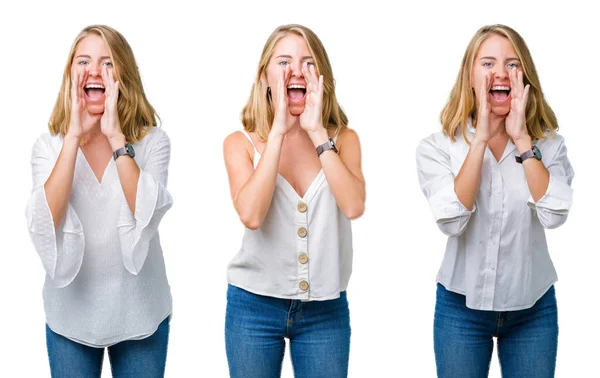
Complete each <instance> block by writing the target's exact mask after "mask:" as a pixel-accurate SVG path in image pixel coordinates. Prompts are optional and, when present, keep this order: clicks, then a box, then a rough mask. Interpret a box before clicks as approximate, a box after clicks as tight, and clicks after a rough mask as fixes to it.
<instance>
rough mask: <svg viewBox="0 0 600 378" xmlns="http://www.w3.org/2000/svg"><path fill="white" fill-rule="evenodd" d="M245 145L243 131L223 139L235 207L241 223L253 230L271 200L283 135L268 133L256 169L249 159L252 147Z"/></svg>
mask: <svg viewBox="0 0 600 378" xmlns="http://www.w3.org/2000/svg"><path fill="white" fill-rule="evenodd" d="M248 144H249V142H248V140H247V139H246V137H245V136H244V135H242V133H239V132H236V133H233V134H231V135H230V136H228V137H227V138H226V139H225V142H224V144H223V153H224V156H225V166H226V168H227V175H228V177H229V190H230V193H231V199H232V200H233V205H234V207H235V210H236V211H237V213H238V215H239V217H240V220H241V221H242V223H243V224H244V226H246V227H248V228H249V229H251V230H256V229H257V228H258V227H259V226H260V224H261V223H262V221H263V220H264V219H265V216H266V215H267V212H268V211H269V206H270V205H271V200H272V199H273V192H274V191H275V183H276V180H277V170H278V168H279V156H280V153H281V146H282V144H283V135H278V134H277V133H273V132H272V133H270V134H269V138H268V140H267V143H266V145H265V148H264V151H263V154H262V157H261V159H260V162H259V163H258V166H257V167H256V170H255V169H254V166H253V163H252V158H251V156H252V155H253V152H254V150H253V149H252V150H251V151H250V150H249V149H248ZM251 154H252V155H251Z"/></svg>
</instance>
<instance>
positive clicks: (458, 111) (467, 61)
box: [440, 25, 558, 143]
mask: <svg viewBox="0 0 600 378" xmlns="http://www.w3.org/2000/svg"><path fill="white" fill-rule="evenodd" d="M492 34H496V35H499V36H501V37H504V38H506V39H508V40H509V41H510V43H511V44H512V46H513V48H514V49H515V52H516V53H517V56H518V58H519V60H520V61H521V67H522V69H523V84H524V85H527V84H529V85H530V88H529V98H528V101H527V109H526V116H525V119H526V123H527V132H528V133H529V136H531V138H532V139H533V140H537V139H543V138H545V134H544V133H545V132H547V131H549V132H551V133H555V132H556V131H557V130H558V123H557V121H556V116H555V115H554V112H553V111H552V108H550V105H548V103H547V102H546V99H545V98H544V93H543V92H542V86H541V84H540V80H539V78H538V75H537V71H536V69H535V65H534V64H533V59H532V58H531V53H530V52H529V48H528V47H527V45H526V44H525V41H524V40H523V38H522V37H521V36H520V35H519V33H517V32H516V31H515V30H513V29H511V28H510V27H508V26H505V25H488V26H484V27H482V28H481V29H479V30H478V31H477V32H476V33H475V35H474V36H473V38H472V39H471V42H469V46H467V50H466V51H465V55H464V57H463V60H462V64H461V68H460V71H459V72H458V77H457V79H456V83H455V84H454V87H453V88H452V92H451V93H450V97H449V99H448V102H447V103H446V106H445V107H444V109H443V110H442V113H441V115H440V120H441V122H442V130H443V132H444V135H446V136H448V137H450V139H451V140H452V141H455V140H456V139H455V135H456V131H457V129H459V128H460V131H461V133H462V135H463V138H464V139H465V141H466V142H467V143H468V139H467V122H468V119H469V118H471V119H472V120H473V121H474V122H476V121H477V120H476V118H477V109H476V102H475V93H474V92H473V85H472V83H471V73H472V70H473V61H474V60H475V57H476V56H477V52H478V51H479V47H480V46H481V44H482V43H483V42H484V41H485V40H486V39H487V38H488V37H489V36H490V35H492Z"/></svg>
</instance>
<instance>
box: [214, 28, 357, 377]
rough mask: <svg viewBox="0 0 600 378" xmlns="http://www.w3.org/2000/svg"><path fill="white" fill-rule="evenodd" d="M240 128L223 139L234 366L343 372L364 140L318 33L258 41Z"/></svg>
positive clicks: (268, 372) (273, 373)
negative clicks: (231, 212)
mask: <svg viewBox="0 0 600 378" xmlns="http://www.w3.org/2000/svg"><path fill="white" fill-rule="evenodd" d="M242 123H243V125H244V131H242V132H235V133H233V134H232V135H230V136H228V137H227V139H226V140H225V143H224V155H225V163H226V166H227V172H228V175H229V185H230V189H231V198H232V200H233V204H234V206H235V209H236V211H237V213H238V215H239V217H240V220H241V221H242V223H243V224H244V226H246V230H245V234H244V239H243V241H242V247H241V249H240V251H239V253H238V254H237V255H236V256H235V258H234V259H233V261H232V262H231V264H230V265H229V268H228V281H229V288H228V292H227V316H226V326H225V328H226V330H225V339H226V348H227V357H228V361H229V372H230V375H231V377H244V378H252V377H257V378H259V377H260V378H269V377H279V375H280V372H281V364H282V359H283V355H284V350H285V341H284V339H285V338H288V339H289V341H290V352H291V360H292V364H293V367H294V373H295V376H296V377H311V378H318V377H327V378H337V377H346V376H347V371H348V356H349V348H350V318H349V311H348V302H347V299H346V288H347V285H348V280H349V278H350V272H351V268H352V234H351V229H350V220H351V219H355V218H357V217H359V216H360V215H361V214H362V213H363V211H364V203H365V183H364V178H363V174H362V171H361V155H360V144H359V140H358V136H357V135H356V133H355V132H354V131H352V130H350V129H348V127H347V123H348V120H347V117H346V115H345V114H344V112H343V111H342V109H341V108H340V106H339V104H338V103H337V100H336V97H335V88H334V80H333V73H332V71H331V65H330V63H329V58H328V57H327V53H326V52H325V49H324V47H323V45H322V43H321V41H320V40H319V39H318V37H317V36H316V35H315V34H314V33H313V32H312V31H311V30H309V29H308V28H306V27H304V26H301V25H285V26H281V27H279V28H277V29H276V30H275V31H274V32H273V33H272V34H271V36H270V37H269V39H268V40H267V43H266V44H265V47H264V49H263V52H262V55H261V58H260V62H259V67H258V72H257V75H256V80H255V82H254V85H253V87H252V91H251V94H250V99H249V101H248V104H247V105H246V107H245V108H244V110H243V114H242Z"/></svg>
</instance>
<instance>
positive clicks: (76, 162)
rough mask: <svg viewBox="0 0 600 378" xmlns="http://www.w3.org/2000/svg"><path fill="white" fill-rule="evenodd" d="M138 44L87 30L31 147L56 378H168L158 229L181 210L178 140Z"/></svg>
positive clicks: (35, 234)
mask: <svg viewBox="0 0 600 378" xmlns="http://www.w3.org/2000/svg"><path fill="white" fill-rule="evenodd" d="M154 126H156V113H155V111H154V109H153V108H152V106H151V105H150V103H149V102H148V100H147V99H146V96H145V94H144V90H143V88H142V82H141V79H140V75H139V72H138V70H137V64H136V62H135V58H134V56H133V52H132V50H131V47H130V46H129V44H128V43H127V41H126V40H125V38H123V36H122V35H121V34H120V33H119V32H117V31H116V30H114V29H112V28H110V27H108V26H103V25H93V26H89V27H86V28H85V29H83V30H82V31H81V33H79V35H78V36H77V38H76V39H75V42H74V43H73V45H72V48H71V52H70V53H69V58H68V60H67V65H66V67H65V71H64V74H63V81H62V87H61V90H60V93H59V96H58V100H57V101H56V105H55V107H54V111H53V112H52V116H51V118H50V122H49V128H50V134H45V135H42V136H41V137H40V138H39V139H38V140H37V141H36V142H35V145H34V147H33V154H32V158H31V165H32V169H33V191H32V193H31V197H30V200H29V203H28V206H27V214H26V215H27V221H28V226H29V232H30V235H31V240H32V241H33V244H34V246H35V249H36V251H37V252H38V254H39V255H40V257H41V259H42V263H43V266H44V269H45V270H46V282H45V285H44V293H43V296H44V307H45V311H46V321H47V327H46V340H47V347H48V356H49V360H50V370H51V373H52V377H100V370H101V368H102V359H103V356H104V348H108V354H109V358H110V362H111V367H112V371H113V374H114V375H115V376H143V377H162V376H163V375H164V368H165V361H166V353H167V343H168V335H169V324H168V318H169V315H170V314H171V294H170V289H169V284H168V282H167V278H166V275H165V265H164V261H163V255H162V250H161V247H160V241H159V238H158V232H157V227H158V224H159V223H160V220H161V218H162V217H163V215H164V214H165V212H166V211H167V210H168V209H169V208H170V207H171V203H172V200H171V196H170V195H169V192H168V191H167V189H166V183H167V168H168V164H169V156H170V143H169V139H168V137H167V135H166V134H165V133H164V131H162V130H161V129H158V128H157V127H154Z"/></svg>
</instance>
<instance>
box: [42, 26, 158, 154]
mask: <svg viewBox="0 0 600 378" xmlns="http://www.w3.org/2000/svg"><path fill="white" fill-rule="evenodd" d="M90 34H95V35H98V36H100V37H101V38H102V40H103V41H104V44H105V46H106V48H107V50H108V53H109V55H110V59H111V62H112V64H113V75H114V78H115V80H117V81H119V99H118V102H117V110H118V114H119V122H120V124H121V131H122V132H123V134H124V135H125V138H126V139H127V141H128V142H130V143H135V142H138V141H140V140H141V139H142V138H144V136H146V135H147V134H148V133H149V132H150V127H152V126H156V125H157V119H159V118H158V115H157V114H156V111H155V110H154V108H153V107H152V105H150V103H149V102H148V99H147V98H146V94H145V93H144V88H143V86H142V79H141V77H140V73H139V71H138V68H137V64H136V62H135V57H134V55H133V51H132V50H131V47H130V46H129V43H127V40H125V38H124V37H123V36H122V35H121V33H119V32H118V31H116V30H115V29H113V28H111V27H109V26H105V25H91V26H88V27H86V28H85V29H83V30H82V31H81V32H80V33H79V35H78V36H77V38H75V41H74V42H73V45H72V46H71V52H70V53H69V58H68V59H67V64H66V66H65V71H64V73H63V80H62V85H61V87H60V93H59V94H58V98H57V100H56V104H55V105H54V109H53V110H52V115H51V116H50V121H49V122H48V128H49V129H50V133H52V135H56V134H60V135H62V136H65V135H66V134H67V131H68V130H69V123H70V121H71V120H70V118H71V79H72V78H71V65H72V63H73V58H74V57H75V51H76V50H77V46H78V45H79V42H81V40H82V39H84V38H85V37H87V36H88V35H90Z"/></svg>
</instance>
